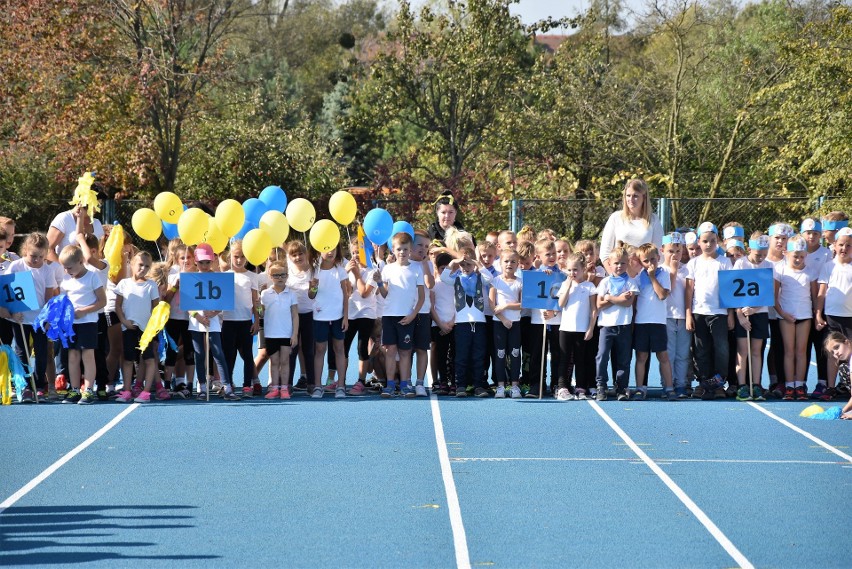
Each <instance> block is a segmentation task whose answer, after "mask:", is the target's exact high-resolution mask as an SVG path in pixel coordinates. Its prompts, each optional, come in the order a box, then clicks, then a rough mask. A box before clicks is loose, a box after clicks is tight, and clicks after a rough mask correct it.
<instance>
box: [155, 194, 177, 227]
mask: <svg viewBox="0 0 852 569" xmlns="http://www.w3.org/2000/svg"><path fill="white" fill-rule="evenodd" d="M154 211H155V212H156V213H157V216H158V217H159V218H160V219H162V220H163V221H165V222H167V223H177V222H178V219H179V218H180V214H182V213H183V204H182V203H181V201H180V198H179V197H178V196H177V194H173V193H172V192H160V193H159V194H157V197H155V198H154Z"/></svg>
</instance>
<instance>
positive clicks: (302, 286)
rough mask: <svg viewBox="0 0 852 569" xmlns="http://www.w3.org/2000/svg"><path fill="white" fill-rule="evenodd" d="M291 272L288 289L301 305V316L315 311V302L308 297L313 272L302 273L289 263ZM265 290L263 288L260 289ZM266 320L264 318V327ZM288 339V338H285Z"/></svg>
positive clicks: (289, 273)
mask: <svg viewBox="0 0 852 569" xmlns="http://www.w3.org/2000/svg"><path fill="white" fill-rule="evenodd" d="M287 267H288V269H289V272H288V273H287V288H288V289H289V290H291V291H292V292H293V293H294V294H295V295H296V300H297V301H298V304H299V314H307V313H308V312H313V311H314V301H313V299H312V298H311V297H309V296H308V289H309V288H310V287H311V271H310V270H308V271H300V270H299V269H297V268H296V266H295V265H293V263H290V262H289V261H288V262H287ZM258 288H260V289H263V287H258ZM265 325H266V319H265V318H264V326H265ZM285 337H286V336H285Z"/></svg>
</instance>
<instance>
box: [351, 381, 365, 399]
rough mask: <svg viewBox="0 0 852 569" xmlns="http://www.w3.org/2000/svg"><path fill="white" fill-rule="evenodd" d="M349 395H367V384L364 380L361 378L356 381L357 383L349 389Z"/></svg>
mask: <svg viewBox="0 0 852 569" xmlns="http://www.w3.org/2000/svg"><path fill="white" fill-rule="evenodd" d="M349 395H354V396H360V395H367V386H366V385H364V382H363V381H361V380H360V379H359V380H358V381H356V382H355V385H353V386H352V387H351V388H350V389H349Z"/></svg>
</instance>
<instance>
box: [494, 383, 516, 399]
mask: <svg viewBox="0 0 852 569" xmlns="http://www.w3.org/2000/svg"><path fill="white" fill-rule="evenodd" d="M518 391H520V390H518ZM505 398H506V388H505V387H503V386H502V385H501V386H499V387H497V392H496V393H494V399H505Z"/></svg>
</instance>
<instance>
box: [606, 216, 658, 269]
mask: <svg viewBox="0 0 852 569" xmlns="http://www.w3.org/2000/svg"><path fill="white" fill-rule="evenodd" d="M617 241H621V242H622V243H624V244H626V245H633V246H634V247H639V246H640V245H644V244H645V243H653V244H654V245H656V246H657V247H662V245H663V225H662V224H661V223H660V218H658V217H657V215H656V214H654V213H652V214H651V220H650V223H649V224H647V225H646V224H645V220H644V219H633V220H627V219H624V215H623V212H622V211H621V210H619V211H616V212H614V213H613V214H612V215H610V216H609V219H607V221H606V225H605V226H604V229H603V233H602V234H601V254H600V258H601V259H606V258H607V257H609V253H610V251H612V250H613V249H615V244H616V242H617Z"/></svg>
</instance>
